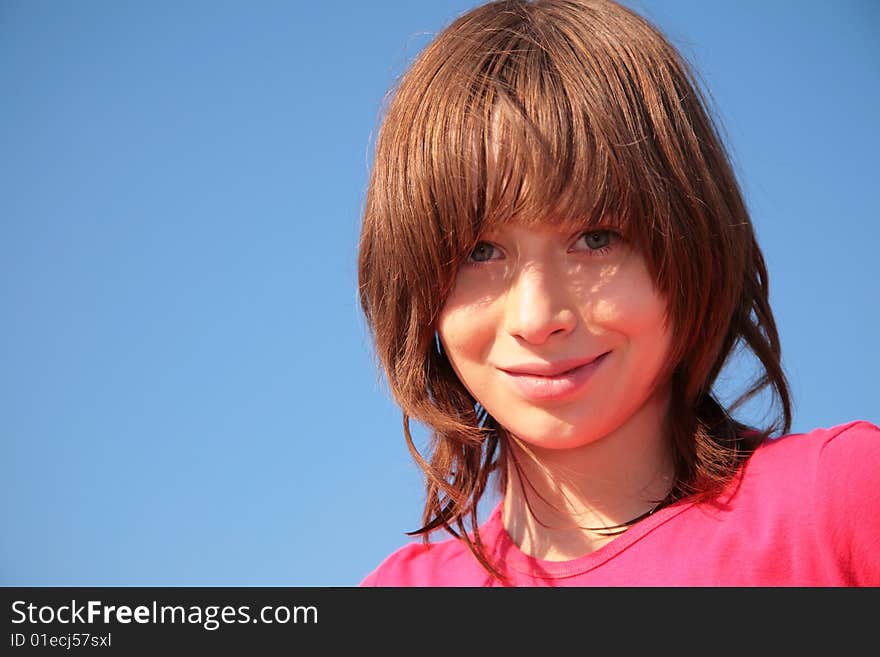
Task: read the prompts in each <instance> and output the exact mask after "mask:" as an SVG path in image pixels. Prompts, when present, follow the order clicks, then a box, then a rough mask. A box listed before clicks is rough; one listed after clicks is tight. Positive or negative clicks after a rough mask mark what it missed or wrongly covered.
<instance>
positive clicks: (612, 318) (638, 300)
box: [590, 282, 666, 335]
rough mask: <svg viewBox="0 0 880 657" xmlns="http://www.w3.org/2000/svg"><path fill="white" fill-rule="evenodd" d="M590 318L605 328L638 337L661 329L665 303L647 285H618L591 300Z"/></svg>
mask: <svg viewBox="0 0 880 657" xmlns="http://www.w3.org/2000/svg"><path fill="white" fill-rule="evenodd" d="M590 315H591V316H592V319H593V321H594V322H595V323H596V324H598V325H600V326H603V327H604V328H606V329H609V330H613V331H617V332H620V333H624V334H627V335H640V334H644V333H650V332H654V331H661V330H663V327H664V323H665V319H666V304H665V302H664V301H663V299H662V298H661V297H660V295H659V294H657V293H656V292H655V291H654V290H653V288H652V287H650V285H648V286H639V285H628V284H626V283H623V282H622V284H621V285H619V286H615V287H614V289H609V290H607V291H606V293H605V294H603V295H601V296H600V298H598V299H595V300H594V301H593V303H592V305H591V308H590Z"/></svg>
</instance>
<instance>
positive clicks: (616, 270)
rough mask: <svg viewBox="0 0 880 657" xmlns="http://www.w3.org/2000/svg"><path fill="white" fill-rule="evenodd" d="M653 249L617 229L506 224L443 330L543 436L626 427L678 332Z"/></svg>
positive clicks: (471, 370)
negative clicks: (669, 319) (646, 255)
mask: <svg viewBox="0 0 880 657" xmlns="http://www.w3.org/2000/svg"><path fill="white" fill-rule="evenodd" d="M665 311H666V304H665V302H664V300H663V299H662V298H661V297H660V296H659V294H658V292H657V291H656V289H655V288H654V286H653V284H652V281H651V277H650V275H649V273H648V270H647V268H646V266H645V262H644V260H643V258H642V256H641V255H640V254H639V253H637V252H636V251H634V250H633V249H631V248H630V247H629V246H628V245H627V243H626V242H625V241H624V240H623V239H622V238H621V237H620V236H619V235H618V234H617V233H615V232H614V231H613V230H611V229H609V230H595V229H592V230H590V231H589V232H586V233H585V232H572V231H571V229H567V228H566V229H562V228H556V227H541V228H537V229H536V228H529V227H525V226H522V225H509V226H499V227H498V228H496V229H495V230H494V231H490V232H488V233H486V234H485V235H484V237H483V241H481V242H480V243H479V244H478V245H477V247H476V248H475V249H474V250H473V251H472V252H471V254H470V256H469V258H468V260H467V262H466V263H465V264H464V265H463V266H462V267H461V269H460V271H459V272H458V275H457V279H456V283H455V286H454V289H453V291H452V293H451V295H450V296H449V298H448V300H447V302H446V305H445V306H444V307H443V310H442V312H441V314H440V318H439V323H438V333H439V335H440V339H441V342H442V344H443V348H444V350H445V352H446V354H447V356H448V358H449V360H450V362H451V363H452V366H453V368H454V369H455V372H456V373H457V374H458V377H459V379H460V380H461V381H462V383H463V384H464V385H465V387H467V389H468V390H469V391H470V393H471V395H473V397H474V398H475V399H476V400H477V401H479V402H480V404H481V405H482V406H483V407H484V408H485V409H486V410H487V411H488V412H489V414H490V415H492V417H494V418H495V419H496V420H497V421H498V422H499V423H500V424H501V425H502V426H504V427H505V428H506V429H507V430H508V431H510V432H512V433H513V434H514V435H516V436H518V437H519V438H520V439H522V440H524V441H526V442H527V443H530V444H532V445H534V446H536V447H538V446H540V447H547V448H556V449H563V448H573V447H578V446H581V445H584V444H587V443H590V442H593V441H595V440H597V439H599V438H601V437H603V436H606V435H608V434H609V433H611V432H612V431H614V430H616V429H618V428H620V427H621V426H623V425H624V424H625V423H626V422H627V421H628V420H629V419H630V418H631V417H632V416H633V415H634V414H635V413H636V412H637V411H638V410H639V409H640V408H642V407H643V406H644V405H645V402H646V401H648V400H649V399H650V398H651V396H652V394H653V393H654V392H655V387H654V384H655V383H656V382H655V378H656V377H657V375H658V373H659V372H660V370H661V369H662V368H663V366H664V365H665V363H666V358H667V354H668V352H669V348H670V331H669V330H668V328H667V327H666V324H665Z"/></svg>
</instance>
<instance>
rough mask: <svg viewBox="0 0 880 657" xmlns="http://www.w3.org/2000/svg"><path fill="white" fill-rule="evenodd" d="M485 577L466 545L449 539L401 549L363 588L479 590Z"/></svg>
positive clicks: (366, 580)
mask: <svg viewBox="0 0 880 657" xmlns="http://www.w3.org/2000/svg"><path fill="white" fill-rule="evenodd" d="M484 575H485V574H484V573H483V572H482V570H481V569H480V568H479V566H478V562H477V561H476V559H475V558H474V556H473V555H472V554H471V552H470V550H469V549H468V547H467V545H466V544H465V543H464V541H462V540H460V539H457V538H449V539H446V540H443V541H439V542H436V543H423V542H413V543H409V544H407V545H404V546H403V547H401V548H398V549H397V550H395V551H394V552H392V553H391V554H390V555H389V556H388V557H386V558H385V559H384V560H383V561H382V562H381V563H380V564H379V565H378V566H377V567H376V568H375V569H374V570H373V571H372V572H371V573H370V574H369V575H367V576H366V577H365V578H364V579H363V581H361V583H360V586H362V587H368V586H382V587H389V586H391V587H393V586H472V585H477V586H478V585H481V584H482V581H481V580H483V579H484Z"/></svg>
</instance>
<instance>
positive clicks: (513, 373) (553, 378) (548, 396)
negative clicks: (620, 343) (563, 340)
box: [499, 351, 611, 401]
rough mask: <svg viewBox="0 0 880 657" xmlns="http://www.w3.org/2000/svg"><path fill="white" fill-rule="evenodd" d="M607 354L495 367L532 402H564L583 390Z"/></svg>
mask: <svg viewBox="0 0 880 657" xmlns="http://www.w3.org/2000/svg"><path fill="white" fill-rule="evenodd" d="M610 353H611V352H610V351H608V352H605V353H603V354H601V355H599V356H596V357H595V358H590V359H587V360H585V359H583V358H581V359H573V360H563V361H556V362H554V363H526V364H522V365H516V366H512V367H505V368H499V370H500V371H501V372H502V373H503V374H504V376H505V377H506V378H507V379H508V380H509V381H510V382H511V383H512V384H513V386H514V388H516V389H517V390H518V391H519V393H520V394H521V395H522V396H523V397H526V398H527V399H531V400H534V401H552V400H558V399H564V398H566V397H569V396H571V395H573V394H574V393H576V392H578V391H580V390H581V388H583V387H584V386H585V385H586V383H587V382H588V381H589V380H590V379H591V378H592V377H593V374H594V373H595V372H596V370H598V369H599V367H601V365H602V363H603V362H605V359H606V357H607V356H608V355H609V354H610Z"/></svg>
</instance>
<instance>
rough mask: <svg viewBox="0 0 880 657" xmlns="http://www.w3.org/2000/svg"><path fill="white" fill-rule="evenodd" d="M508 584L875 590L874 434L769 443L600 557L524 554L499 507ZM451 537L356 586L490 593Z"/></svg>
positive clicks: (878, 507)
mask: <svg viewBox="0 0 880 657" xmlns="http://www.w3.org/2000/svg"><path fill="white" fill-rule="evenodd" d="M480 535H481V537H482V539H483V541H484V543H485V545H486V548H487V552H488V554H489V555H490V558H491V559H492V560H493V561H496V562H497V560H499V559H500V560H502V561H503V563H504V564H505V565H506V568H507V571H508V573H509V576H510V578H511V583H512V584H513V585H515V586H880V429H878V427H877V426H875V425H873V424H871V423H868V422H864V421H856V422H850V423H848V424H843V425H839V426H836V427H832V428H830V429H816V430H814V431H811V432H809V433H806V434H791V435H788V436H784V437H781V438H777V439H771V440H767V441H765V442H764V443H763V444H762V445H761V446H760V447H758V449H757V450H755V452H754V454H753V455H752V456H751V458H750V459H749V460H748V461H747V463H746V464H745V466H744V469H743V471H742V476H740V477H737V478H736V479H735V480H734V481H733V482H732V483H731V485H730V486H729V487H728V488H727V490H725V491H724V492H723V493H722V494H721V495H719V496H718V497H717V498H716V499H715V500H714V501H710V502H702V503H694V502H692V501H688V500H682V501H680V502H678V503H676V504H674V505H672V506H669V507H666V508H663V509H660V510H659V511H657V512H656V513H655V514H653V515H652V516H649V517H648V518H647V519H645V520H643V521H641V522H640V523H638V524H637V525H634V526H633V527H632V528H631V529H629V530H627V531H626V532H625V533H623V534H622V535H620V536H618V537H617V538H615V539H613V540H612V541H611V542H609V543H607V544H605V545H604V546H603V547H601V548H599V549H598V550H596V551H594V552H592V553H590V554H587V555H585V556H583V557H580V558H577V559H573V560H571V561H544V560H541V559H535V558H533V557H530V556H528V555H526V554H524V553H523V552H521V551H520V550H519V548H518V547H517V546H516V545H515V544H514V542H513V541H512V540H511V538H510V536H509V535H508V534H507V532H506V531H505V529H504V526H503V524H502V522H501V504H499V505H498V506H497V507H496V508H495V510H494V511H493V512H492V514H491V516H490V517H489V518H488V519H487V520H486V521H485V523H484V524H483V525H482V526H481V527H480ZM497 585H498V582H497V581H493V580H492V579H491V578H490V577H489V576H488V574H487V573H486V571H485V570H484V569H483V568H482V567H481V566H480V564H479V562H477V560H476V559H475V558H474V557H473V555H472V554H471V553H470V551H469V550H468V548H467V546H466V545H465V544H464V543H463V542H461V541H459V540H458V539H455V538H449V539H448V540H444V541H441V542H437V543H429V544H427V545H426V544H423V543H421V542H414V543H411V544H409V545H406V546H404V547H402V548H400V549H399V550H397V551H396V552H394V553H393V554H391V555H390V556H389V557H388V558H387V559H385V560H384V561H383V562H382V563H381V564H380V565H379V566H378V567H377V568H376V569H375V570H374V571H373V572H371V573H370V574H369V575H368V576H367V577H366V578H365V579H364V580H363V581H362V582H361V586H468V587H470V586H497Z"/></svg>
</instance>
